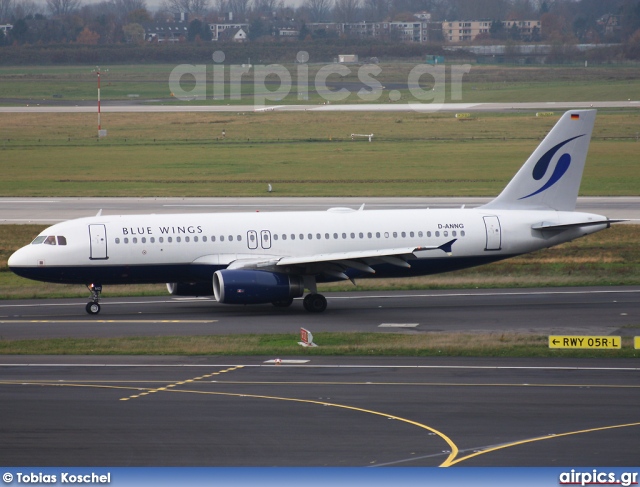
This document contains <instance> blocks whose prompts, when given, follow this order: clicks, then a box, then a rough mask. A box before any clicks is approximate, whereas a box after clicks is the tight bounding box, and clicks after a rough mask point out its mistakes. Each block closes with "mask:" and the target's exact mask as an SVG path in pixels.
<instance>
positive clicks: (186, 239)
mask: <svg viewBox="0 0 640 487" xmlns="http://www.w3.org/2000/svg"><path fill="white" fill-rule="evenodd" d="M143 240H144V239H143ZM184 241H185V242H188V241H189V237H185V238H184Z"/></svg>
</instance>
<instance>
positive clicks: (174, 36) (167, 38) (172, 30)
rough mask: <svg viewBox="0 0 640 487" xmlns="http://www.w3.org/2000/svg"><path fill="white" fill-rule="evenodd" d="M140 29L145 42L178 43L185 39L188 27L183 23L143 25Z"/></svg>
mask: <svg viewBox="0 0 640 487" xmlns="http://www.w3.org/2000/svg"><path fill="white" fill-rule="evenodd" d="M142 27H143V28H144V40H145V41H147V42H180V41H183V40H184V39H186V38H187V30H188V26H187V24H186V23H184V22H160V23H145V24H142Z"/></svg>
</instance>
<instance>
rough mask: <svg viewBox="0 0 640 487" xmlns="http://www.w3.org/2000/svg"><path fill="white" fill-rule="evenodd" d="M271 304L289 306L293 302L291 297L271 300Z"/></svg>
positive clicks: (279, 306) (278, 306) (281, 306)
mask: <svg viewBox="0 0 640 487" xmlns="http://www.w3.org/2000/svg"><path fill="white" fill-rule="evenodd" d="M271 304H273V305H274V306H275V307H276V308H288V307H289V306H291V304H293V298H289V299H280V300H278V301H273V302H272V303H271Z"/></svg>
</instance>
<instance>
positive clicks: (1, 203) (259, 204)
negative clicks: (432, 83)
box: [0, 188, 640, 225]
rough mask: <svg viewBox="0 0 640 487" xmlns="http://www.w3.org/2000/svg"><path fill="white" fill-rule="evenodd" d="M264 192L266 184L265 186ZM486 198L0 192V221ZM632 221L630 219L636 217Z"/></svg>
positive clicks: (439, 204)
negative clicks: (74, 195)
mask: <svg viewBox="0 0 640 487" xmlns="http://www.w3.org/2000/svg"><path fill="white" fill-rule="evenodd" d="M265 192H266V188H265ZM491 199H492V198H477V197H457V198H417V197H411V198H372V197H357V198H337V197H326V198H317V197H310V198H286V197H278V196H268V197H262V198H235V197H234V198H220V197H218V198H11V197H3V198H0V224H15V223H41V224H51V225H52V224H54V223H57V222H60V221H64V220H69V219H72V218H82V217H86V216H94V215H96V214H97V213H98V211H100V210H102V214H103V215H132V214H147V213H155V214H168V213H220V212H243V211H245V212H253V211H310V210H314V211H324V210H327V209H329V208H335V207H349V208H354V209H357V208H360V207H361V206H362V205H363V204H364V205H365V208H364V209H365V211H366V210H368V209H375V210H379V209H402V208H407V209H419V208H460V207H462V206H463V205H464V207H465V208H474V207H476V206H480V205H483V204H485V203H488V202H489V201H490V200H491ZM576 210H577V211H583V212H586V213H596V214H601V215H605V216H607V217H608V218H610V219H624V218H631V219H636V220H638V222H640V197H634V196H625V197H582V198H578V203H577V207H576ZM638 222H632V223H638Z"/></svg>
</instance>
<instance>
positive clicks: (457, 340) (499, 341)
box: [0, 333, 640, 358]
mask: <svg viewBox="0 0 640 487" xmlns="http://www.w3.org/2000/svg"><path fill="white" fill-rule="evenodd" d="M299 340H300V337H299V336H298V335H296V334H280V335H270V334H260V335H255V334H246V335H226V336H192V337H179V336H173V337H131V338H124V337H123V338H93V339H91V338H89V339H75V338H59V339H51V340H3V341H0V355H3V354H4V355H22V354H30V355H182V356H184V355H226V356H232V355H242V356H247V355H258V356H265V357H282V356H303V357H317V356H334V355H342V356H396V357H402V356H408V357H451V356H455V357H538V358H540V357H554V358H557V357H563V358H591V357H607V358H633V357H638V356H640V351H638V350H634V348H633V343H632V338H631V337H623V339H622V348H621V349H620V350H598V351H596V352H594V351H592V350H552V349H549V346H548V343H549V342H548V337H546V336H538V335H519V334H514V333H503V334H465V333H425V334H421V335H416V334H411V335H407V334H402V333H393V334H392V333H317V334H315V335H314V342H315V343H316V344H318V345H319V346H318V347H315V348H302V347H300V346H299V345H298V341H299Z"/></svg>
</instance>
